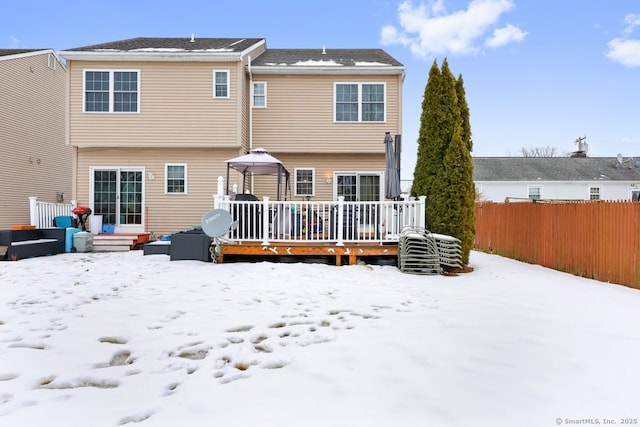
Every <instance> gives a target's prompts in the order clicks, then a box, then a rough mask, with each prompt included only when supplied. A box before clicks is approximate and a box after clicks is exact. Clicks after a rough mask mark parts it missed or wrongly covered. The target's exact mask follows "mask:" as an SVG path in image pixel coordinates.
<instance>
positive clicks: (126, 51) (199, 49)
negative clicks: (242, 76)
mask: <svg viewBox="0 0 640 427" xmlns="http://www.w3.org/2000/svg"><path fill="white" fill-rule="evenodd" d="M264 44H265V40H264V39H262V38H198V37H182V38H163V37H137V38H133V39H127V40H118V41H114V42H108V43H100V44H94V45H90V46H82V47H76V48H72V49H67V50H65V51H62V52H60V55H61V56H63V57H65V58H67V59H81V60H109V61H135V60H146V61H239V60H240V59H241V58H242V57H243V56H244V55H245V54H247V53H248V52H251V51H252V50H253V49H255V48H257V47H259V46H261V45H264Z"/></svg>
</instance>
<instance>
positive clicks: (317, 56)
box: [252, 49, 403, 67]
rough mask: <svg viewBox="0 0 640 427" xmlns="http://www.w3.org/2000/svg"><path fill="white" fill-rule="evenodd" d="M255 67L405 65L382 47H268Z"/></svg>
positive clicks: (256, 60) (256, 61)
mask: <svg viewBox="0 0 640 427" xmlns="http://www.w3.org/2000/svg"><path fill="white" fill-rule="evenodd" d="M252 66H254V67H293V66H298V67H304V66H333V67H336V66H337V67H358V66H360V67H403V65H402V64H401V63H400V62H398V61H396V60H395V59H394V58H393V57H392V56H391V55H389V54H388V53H387V52H385V51H384V50H382V49H267V51H266V52H265V53H263V54H262V55H260V56H259V57H258V58H256V59H255V60H254V61H253V62H252Z"/></svg>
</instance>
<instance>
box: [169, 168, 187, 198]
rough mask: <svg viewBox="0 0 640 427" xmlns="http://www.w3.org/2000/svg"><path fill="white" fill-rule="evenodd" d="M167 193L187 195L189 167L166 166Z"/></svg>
mask: <svg viewBox="0 0 640 427" xmlns="http://www.w3.org/2000/svg"><path fill="white" fill-rule="evenodd" d="M165 177H166V180H165V193H167V194H187V165H185V164H166V165H165Z"/></svg>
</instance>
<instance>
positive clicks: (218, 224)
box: [201, 209, 232, 238]
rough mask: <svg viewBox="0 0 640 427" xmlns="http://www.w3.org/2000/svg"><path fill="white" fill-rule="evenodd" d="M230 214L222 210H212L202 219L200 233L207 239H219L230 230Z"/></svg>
mask: <svg viewBox="0 0 640 427" xmlns="http://www.w3.org/2000/svg"><path fill="white" fill-rule="evenodd" d="M231 223H232V221H231V214H230V213H229V212H228V211H226V210H224V209H213V210H210V211H209V212H207V213H206V214H204V216H203V217H202V221H201V224H202V231H204V234H206V235H207V236H209V237H213V238H216V237H221V236H224V235H225V234H227V233H228V232H229V229H230V228H231Z"/></svg>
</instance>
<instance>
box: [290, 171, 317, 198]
mask: <svg viewBox="0 0 640 427" xmlns="http://www.w3.org/2000/svg"><path fill="white" fill-rule="evenodd" d="M298 171H311V176H312V178H311V194H299V193H298ZM293 188H294V195H295V196H296V197H315V195H316V168H295V169H294V171H293Z"/></svg>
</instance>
